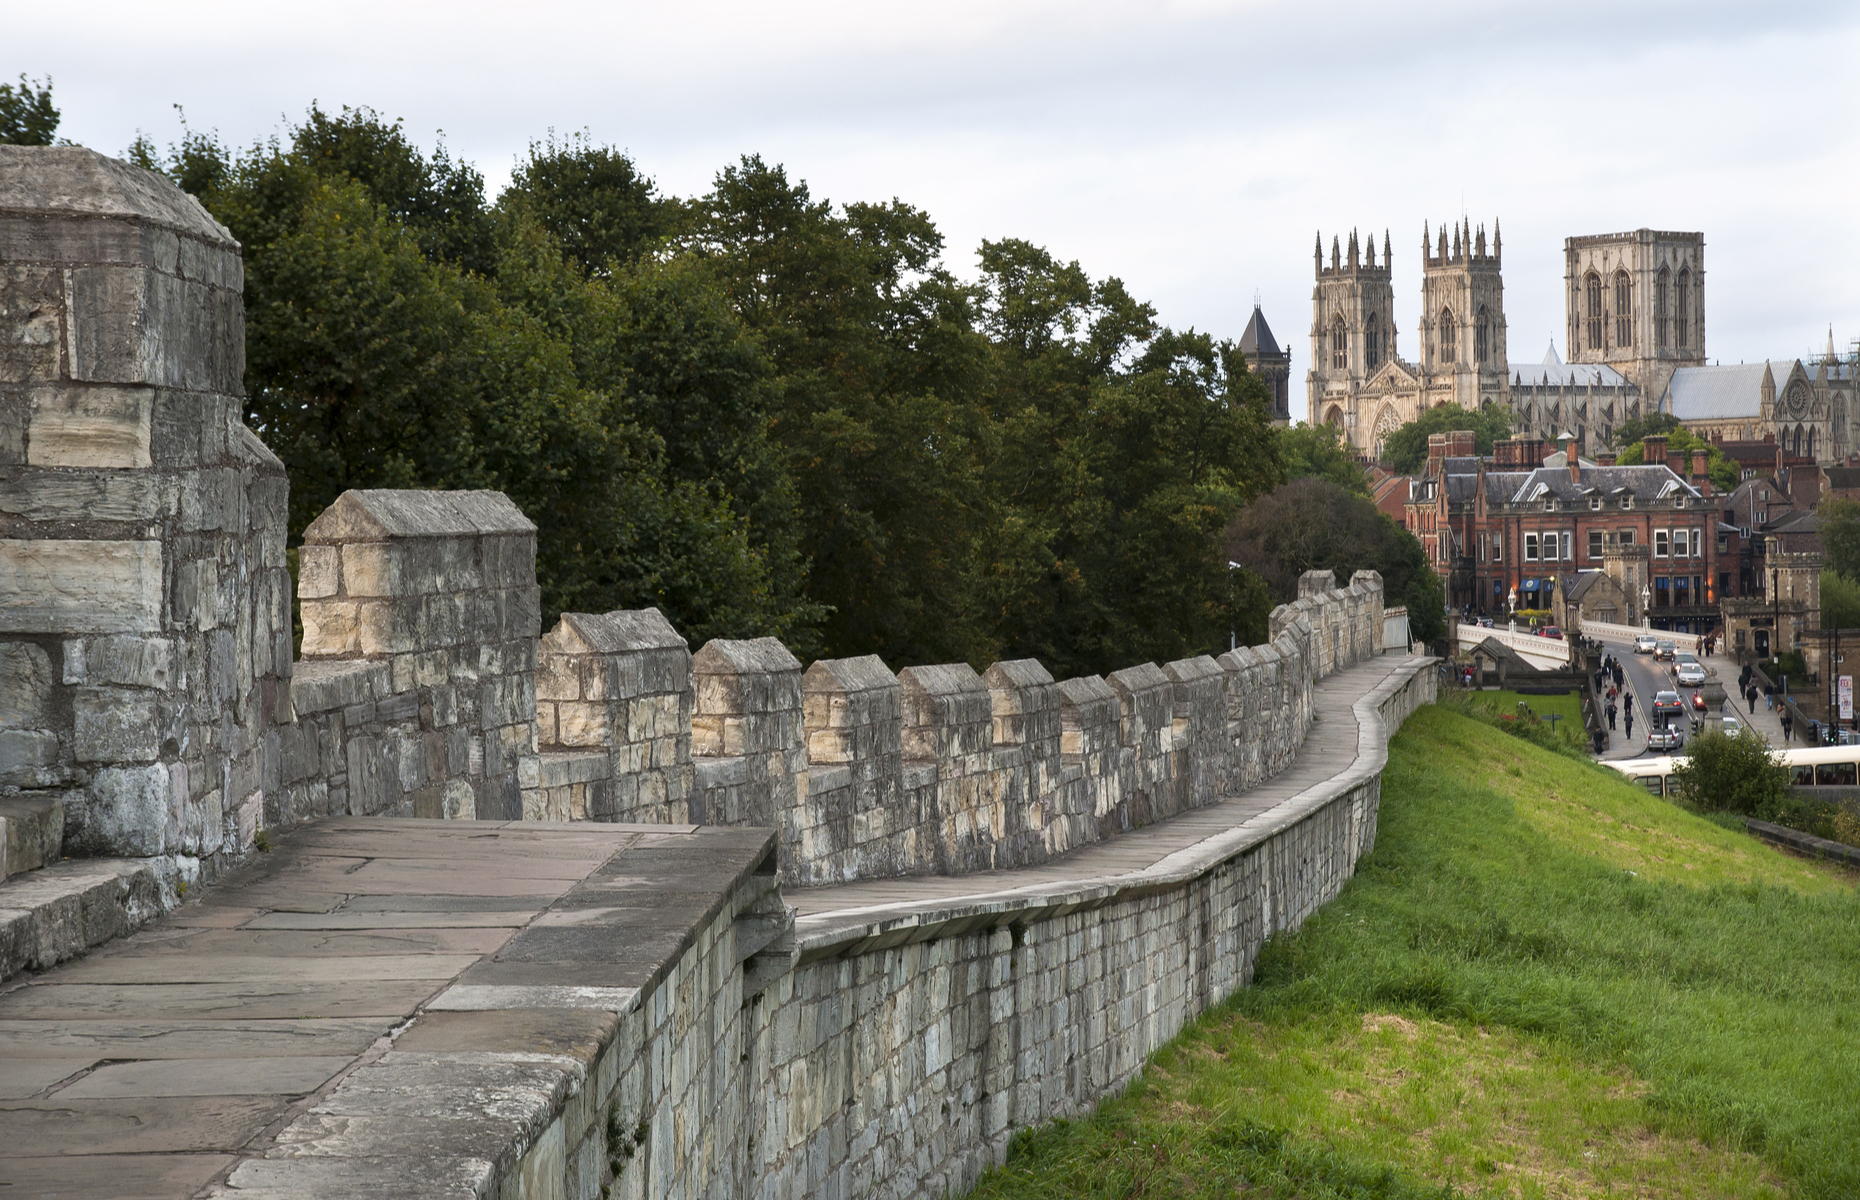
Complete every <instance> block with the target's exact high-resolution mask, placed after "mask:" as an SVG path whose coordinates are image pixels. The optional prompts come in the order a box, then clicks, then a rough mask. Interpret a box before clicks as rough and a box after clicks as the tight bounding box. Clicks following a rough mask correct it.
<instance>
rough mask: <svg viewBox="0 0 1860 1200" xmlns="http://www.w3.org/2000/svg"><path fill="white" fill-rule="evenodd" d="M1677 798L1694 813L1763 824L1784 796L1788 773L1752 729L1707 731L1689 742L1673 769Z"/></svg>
mask: <svg viewBox="0 0 1860 1200" xmlns="http://www.w3.org/2000/svg"><path fill="white" fill-rule="evenodd" d="M1673 784H1674V786H1675V789H1676V790H1677V792H1678V795H1679V797H1680V799H1682V800H1684V801H1685V802H1686V803H1687V804H1690V805H1691V806H1693V807H1694V808H1700V809H1707V810H1715V811H1720V812H1733V813H1740V814H1742V815H1744V816H1747V817H1756V818H1758V819H1759V820H1767V819H1770V818H1772V817H1774V816H1776V815H1777V813H1778V810H1780V809H1781V808H1782V807H1783V803H1784V800H1785V799H1786V797H1787V794H1788V784H1789V772H1788V769H1787V768H1785V767H1784V766H1783V765H1782V762H1781V760H1780V759H1778V758H1777V756H1776V754H1775V752H1773V751H1772V750H1771V749H1770V747H1769V743H1767V742H1765V741H1764V740H1763V738H1762V737H1760V736H1759V735H1758V734H1757V733H1756V732H1755V731H1754V730H1751V729H1741V730H1739V731H1738V732H1737V734H1736V735H1734V736H1733V735H1728V734H1725V733H1721V732H1719V731H1718V730H1709V731H1707V732H1705V733H1701V734H1699V735H1698V736H1697V737H1695V738H1693V739H1692V740H1691V742H1689V743H1688V744H1687V746H1686V756H1685V757H1684V758H1683V759H1681V760H1679V762H1678V765H1677V766H1675V767H1674V769H1673Z"/></svg>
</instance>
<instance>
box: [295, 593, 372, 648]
mask: <svg viewBox="0 0 1860 1200" xmlns="http://www.w3.org/2000/svg"><path fill="white" fill-rule="evenodd" d="M298 609H299V611H300V613H301V615H302V617H303V623H304V642H303V654H304V657H305V658H335V657H339V656H342V655H353V654H359V653H361V651H362V633H361V611H360V610H361V605H360V604H359V603H357V602H356V601H353V600H304V601H302V602H300V603H299V605H298Z"/></svg>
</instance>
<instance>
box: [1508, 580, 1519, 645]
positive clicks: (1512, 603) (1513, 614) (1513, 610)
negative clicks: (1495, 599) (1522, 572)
mask: <svg viewBox="0 0 1860 1200" xmlns="http://www.w3.org/2000/svg"><path fill="white" fill-rule="evenodd" d="M1505 620H1506V621H1507V622H1508V623H1510V625H1511V632H1513V633H1516V632H1518V585H1517V584H1515V583H1514V584H1512V585H1511V593H1510V594H1509V595H1507V596H1506V597H1505Z"/></svg>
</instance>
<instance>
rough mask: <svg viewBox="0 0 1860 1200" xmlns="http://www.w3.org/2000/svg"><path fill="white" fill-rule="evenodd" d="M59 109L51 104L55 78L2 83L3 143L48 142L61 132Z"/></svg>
mask: <svg viewBox="0 0 1860 1200" xmlns="http://www.w3.org/2000/svg"><path fill="white" fill-rule="evenodd" d="M58 116H59V114H58V109H57V108H56V107H54V106H53V104H52V79H51V76H49V75H48V76H46V77H45V79H44V80H43V81H42V82H40V83H37V84H35V83H33V81H32V80H30V79H27V78H26V77H25V75H23V74H22V75H21V76H20V77H19V83H18V84H11V83H0V146H49V145H51V144H52V143H53V141H54V140H56V138H57V135H58Z"/></svg>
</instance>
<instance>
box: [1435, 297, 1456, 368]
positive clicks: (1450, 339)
mask: <svg viewBox="0 0 1860 1200" xmlns="http://www.w3.org/2000/svg"><path fill="white" fill-rule="evenodd" d="M1458 340H1459V339H1457V338H1456V337H1454V326H1453V310H1452V309H1450V308H1443V309H1441V310H1440V361H1441V362H1443V363H1450V362H1453V361H1455V356H1456V355H1457V354H1458V352H1459V346H1458Z"/></svg>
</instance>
